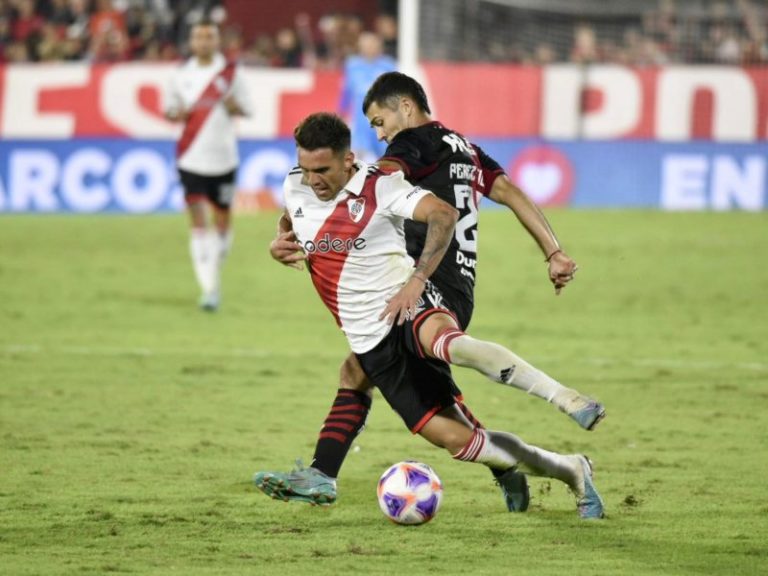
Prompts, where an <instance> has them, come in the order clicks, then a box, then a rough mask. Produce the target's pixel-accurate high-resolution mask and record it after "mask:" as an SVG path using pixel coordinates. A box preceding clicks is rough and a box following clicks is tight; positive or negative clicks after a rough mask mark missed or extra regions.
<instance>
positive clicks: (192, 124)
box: [176, 62, 235, 158]
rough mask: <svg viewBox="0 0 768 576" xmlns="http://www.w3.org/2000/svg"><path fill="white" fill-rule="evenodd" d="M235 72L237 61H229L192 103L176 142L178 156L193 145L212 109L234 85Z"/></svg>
mask: <svg viewBox="0 0 768 576" xmlns="http://www.w3.org/2000/svg"><path fill="white" fill-rule="evenodd" d="M234 74H235V63H234V62H227V65H226V66H224V68H222V70H221V72H219V73H218V74H216V76H214V77H213V78H212V79H211V81H210V83H209V84H208V86H206V87H205V90H203V93H202V94H200V97H199V98H198V99H197V101H196V102H195V103H194V104H193V105H192V108H191V109H190V111H189V117H188V118H187V122H186V124H184V131H183V132H182V133H181V138H179V142H178V143H177V144H176V158H181V156H182V155H183V154H184V152H186V151H187V149H188V148H189V147H190V146H191V145H192V142H193V141H194V140H195V138H196V137H197V135H198V134H199V133H200V128H202V127H203V124H204V123H205V121H206V119H207V118H208V115H209V114H210V113H211V110H213V107H214V106H216V104H218V103H219V102H221V100H222V99H223V98H224V95H225V94H226V93H227V91H228V90H229V87H230V86H231V85H232V77H233V76H234Z"/></svg>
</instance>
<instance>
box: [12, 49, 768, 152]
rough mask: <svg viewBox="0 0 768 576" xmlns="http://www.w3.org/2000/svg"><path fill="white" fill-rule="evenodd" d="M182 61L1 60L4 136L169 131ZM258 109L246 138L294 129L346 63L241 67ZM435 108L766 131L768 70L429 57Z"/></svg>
mask: <svg viewBox="0 0 768 576" xmlns="http://www.w3.org/2000/svg"><path fill="white" fill-rule="evenodd" d="M173 67H174V65H168V64H143V63H127V64H115V65H96V66H88V65H86V64H79V63H75V64H37V65H6V66H0V138H2V139H53V140H64V139H69V138H73V137H127V138H141V139H163V140H164V139H172V138H175V137H177V136H178V134H177V132H176V131H177V130H178V128H177V127H174V126H173V125H171V124H170V123H168V122H166V121H165V120H164V119H163V117H162V114H161V107H162V92H163V90H164V88H165V84H166V82H167V78H168V76H169V73H170V72H171V70H172V69H173ZM245 76H246V78H247V81H248V82H249V84H250V89H251V90H250V91H251V94H253V97H254V101H255V109H256V114H255V115H254V116H253V117H252V118H248V119H245V120H243V121H241V123H240V134H241V136H242V137H243V138H246V139H255V140H268V139H273V138H277V137H289V136H290V135H291V133H292V131H293V127H294V126H295V125H296V123H297V122H298V121H299V120H300V119H301V118H303V117H304V116H306V115H307V114H309V113H311V112H316V111H318V110H328V111H334V110H336V109H337V105H338V100H339V92H340V88H341V75H340V73H339V72H334V71H323V72H313V71H310V70H297V69H290V70H288V69H261V68H259V69H256V68H251V69H247V70H246V71H245ZM419 77H420V79H421V80H422V81H423V82H424V84H425V87H426V88H427V91H428V94H429V96H430V101H431V104H432V107H433V109H434V112H435V117H436V118H438V119H440V120H441V121H443V122H445V123H446V124H448V125H450V126H451V127H452V128H454V129H457V130H459V131H461V132H463V133H465V134H467V135H469V136H472V137H475V138H477V137H507V138H508V137H534V138H536V137H540V138H543V139H547V140H563V141H569V140H595V141H600V140H635V139H644V140H645V139H648V140H656V141H662V142H676V141H690V140H710V141H713V142H755V141H761V140H766V139H768V68H765V67H763V68H739V67H732V66H668V67H663V68H644V69H634V68H627V67H623V66H613V65H605V66H591V67H582V66H578V65H572V64H562V65H551V66H545V67H527V66H512V65H486V64H439V63H434V64H426V65H424V66H423V68H422V70H421V71H420V73H419Z"/></svg>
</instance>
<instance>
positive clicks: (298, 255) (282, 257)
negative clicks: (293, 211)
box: [269, 213, 307, 270]
mask: <svg viewBox="0 0 768 576" xmlns="http://www.w3.org/2000/svg"><path fill="white" fill-rule="evenodd" d="M269 254H270V255H271V256H272V258H273V259H274V260H276V261H278V262H280V263H281V264H284V265H285V266H290V267H291V268H296V269H297V270H304V264H303V263H302V261H304V260H306V259H307V255H306V254H305V253H304V251H303V250H302V249H301V245H300V244H299V243H298V242H297V241H296V234H295V233H294V231H293V224H292V223H291V219H290V218H288V216H286V215H285V213H283V214H282V215H281V216H280V220H278V221H277V236H275V238H274V240H272V242H270V243H269Z"/></svg>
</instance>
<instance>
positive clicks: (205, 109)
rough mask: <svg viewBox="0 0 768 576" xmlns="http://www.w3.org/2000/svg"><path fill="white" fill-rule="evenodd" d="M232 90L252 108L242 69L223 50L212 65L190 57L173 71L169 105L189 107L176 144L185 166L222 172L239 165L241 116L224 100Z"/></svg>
mask: <svg viewBox="0 0 768 576" xmlns="http://www.w3.org/2000/svg"><path fill="white" fill-rule="evenodd" d="M230 95H231V96H232V97H233V98H234V99H235V101H236V102H237V103H238V105H239V106H240V108H241V109H242V110H243V111H244V112H245V113H246V115H248V114H250V112H251V110H252V104H251V100H250V98H249V95H248V92H247V89H246V87H245V82H244V80H243V78H242V76H241V73H240V71H239V69H238V68H237V67H236V66H235V64H234V63H233V62H227V61H226V59H225V58H224V56H223V55H222V54H216V55H215V56H214V57H213V61H212V62H211V63H210V64H208V65H206V66H201V65H200V63H199V62H198V59H197V58H195V57H193V58H190V59H189V60H187V62H186V63H184V64H183V65H182V66H181V67H180V68H179V69H178V70H177V71H176V73H175V74H174V75H173V77H172V79H171V82H170V86H169V88H168V90H167V92H166V101H165V109H166V111H175V110H186V111H188V112H189V117H188V118H187V120H186V122H185V123H184V129H183V131H182V134H181V138H179V141H178V143H177V146H176V161H177V165H178V167H179V168H181V169H183V170H186V171H188V172H192V173H194V174H201V175H204V176H217V175H220V174H225V173H226V172H229V171H231V170H233V169H235V168H236V167H237V164H238V161H239V158H238V154H237V138H236V134H235V122H234V118H232V117H231V116H230V115H229V113H228V112H227V110H226V108H225V107H224V104H223V101H224V99H225V98H226V97H228V96H230Z"/></svg>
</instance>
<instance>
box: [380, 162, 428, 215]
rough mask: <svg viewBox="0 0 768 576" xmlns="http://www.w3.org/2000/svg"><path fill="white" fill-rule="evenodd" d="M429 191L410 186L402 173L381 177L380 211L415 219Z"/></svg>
mask: <svg viewBox="0 0 768 576" xmlns="http://www.w3.org/2000/svg"><path fill="white" fill-rule="evenodd" d="M429 194H432V192H430V191H429V190H425V189H424V188H420V187H418V186H414V185H413V184H410V183H409V182H408V181H407V180H406V179H405V175H404V174H403V173H402V172H401V171H399V170H398V171H397V172H393V173H392V174H389V175H387V176H381V177H379V180H378V182H377V183H376V202H377V204H378V207H379V210H381V211H383V212H388V213H390V214H394V215H396V216H400V217H402V218H413V212H414V210H416V205H417V204H418V203H419V202H420V201H421V199H422V198H424V197H425V196H427V195H429Z"/></svg>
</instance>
